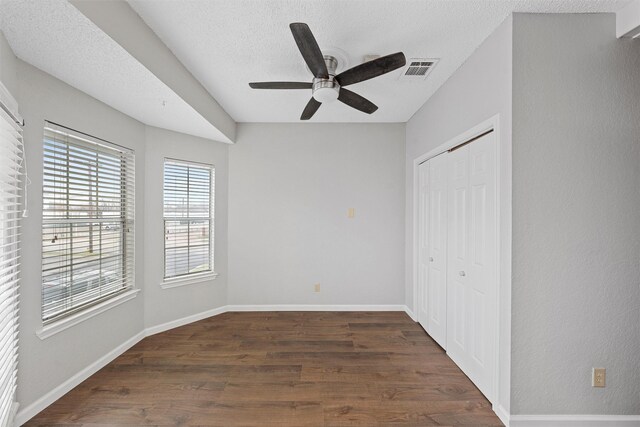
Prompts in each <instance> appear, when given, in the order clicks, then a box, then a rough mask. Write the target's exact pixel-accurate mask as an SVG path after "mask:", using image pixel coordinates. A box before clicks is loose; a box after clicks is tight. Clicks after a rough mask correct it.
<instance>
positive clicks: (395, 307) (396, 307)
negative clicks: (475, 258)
mask: <svg viewBox="0 0 640 427" xmlns="http://www.w3.org/2000/svg"><path fill="white" fill-rule="evenodd" d="M226 309H227V310H226V311H406V310H407V306H405V305H401V304H382V305H367V304H359V305H348V304H344V305H342V304H339V305H328V304H327V305H322V304H319V305H313V304H271V305H270V304H260V305H228V306H227V307H226Z"/></svg>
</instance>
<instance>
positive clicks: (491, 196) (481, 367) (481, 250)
mask: <svg viewBox="0 0 640 427" xmlns="http://www.w3.org/2000/svg"><path fill="white" fill-rule="evenodd" d="M494 141H495V134H493V133H491V134H488V135H485V136H483V137H482V138H480V139H478V140H477V141H474V142H472V143H471V144H469V168H470V169H469V187H470V192H471V200H470V203H471V205H470V212H471V218H470V225H471V226H470V229H469V248H470V257H469V260H470V262H469V266H468V270H469V274H468V277H469V279H470V280H469V284H470V286H469V289H468V293H469V294H470V296H471V298H472V300H473V303H472V305H471V307H470V308H471V310H472V313H473V321H471V322H470V323H469V328H470V329H469V330H470V333H471V334H473V336H474V337H475V339H474V340H473V342H472V346H471V348H470V358H469V360H468V363H469V365H470V369H471V371H472V372H473V374H472V375H470V377H471V378H472V380H473V381H474V382H475V383H476V384H477V385H478V387H479V388H480V389H481V390H482V391H483V392H484V393H485V394H486V395H487V396H491V395H492V393H493V380H494V378H493V373H494V370H495V366H494V365H495V344H496V341H495V335H496V334H495V333H496V325H497V304H496V296H497V280H496V227H497V223H496V158H495V142H494Z"/></svg>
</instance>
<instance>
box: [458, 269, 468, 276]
mask: <svg viewBox="0 0 640 427" xmlns="http://www.w3.org/2000/svg"><path fill="white" fill-rule="evenodd" d="M458 274H459V275H461V276H463V277H464V276H466V275H467V273H465V272H464V271H462V270H460V271H459V272H458Z"/></svg>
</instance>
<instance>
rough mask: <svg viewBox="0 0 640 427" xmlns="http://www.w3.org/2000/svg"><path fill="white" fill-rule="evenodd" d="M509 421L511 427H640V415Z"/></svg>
mask: <svg viewBox="0 0 640 427" xmlns="http://www.w3.org/2000/svg"><path fill="white" fill-rule="evenodd" d="M508 421H509V423H508V424H507V423H505V425H507V426H509V427H640V415H511V417H509V420H508ZM503 422H504V421H503Z"/></svg>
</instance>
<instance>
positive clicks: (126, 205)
mask: <svg viewBox="0 0 640 427" xmlns="http://www.w3.org/2000/svg"><path fill="white" fill-rule="evenodd" d="M51 133H53V134H59V135H61V139H60V140H59V141H57V140H55V139H54V140H53V141H55V142H58V143H61V144H64V145H65V146H66V147H73V148H75V149H78V148H79V149H81V150H87V151H89V152H90V153H92V154H95V155H96V157H97V156H98V155H99V154H100V153H103V154H107V155H111V156H114V157H117V158H119V160H120V161H121V164H120V166H119V170H118V174H119V175H120V188H121V189H122V193H121V195H120V197H119V199H120V202H119V206H118V211H119V212H120V215H118V216H114V217H113V218H110V217H104V218H100V214H99V213H98V212H99V210H96V212H95V214H94V215H93V216H87V217H81V216H74V215H73V212H74V210H73V209H68V210H67V211H65V213H64V214H63V216H62V217H61V218H60V219H58V218H53V217H47V216H46V213H47V212H48V211H49V210H48V209H47V210H45V206H44V201H45V197H46V192H45V191H44V182H45V180H46V179H47V177H51V176H52V171H51V170H49V171H47V166H46V160H47V158H48V157H47V155H46V154H45V152H44V151H45V147H46V146H47V144H50V142H49V143H48V142H47V140H51V137H50V136H48V134H51ZM105 149H106V150H105ZM42 150H43V157H42V168H43V169H42V182H43V189H42V190H43V191H42V195H41V199H42V203H43V206H42V218H41V227H42V229H41V234H42V236H43V237H44V233H45V227H46V226H51V225H56V224H60V226H69V227H70V230H73V227H76V226H82V225H83V224H97V223H102V222H114V223H119V224H121V225H122V231H121V233H119V238H120V239H121V243H120V245H121V247H122V256H121V258H120V261H119V262H120V264H121V265H120V266H119V270H118V272H117V276H118V277H120V280H121V282H122V286H121V287H120V288H119V289H114V290H109V291H108V293H106V294H105V295H99V296H95V297H90V298H87V300H86V301H83V302H81V303H79V304H78V305H71V306H70V307H69V308H66V309H65V310H61V311H59V312H57V313H54V314H51V315H48V316H47V312H46V311H45V299H44V283H45V281H44V278H45V275H44V261H45V254H46V250H45V245H44V238H43V242H42V243H41V261H42V262H43V264H42V266H41V275H42V280H41V289H40V294H41V301H40V309H41V316H40V319H41V321H42V325H43V328H42V329H41V330H40V331H38V332H37V335H38V336H39V337H40V338H41V339H44V338H47V337H49V336H51V335H53V334H55V333H57V332H60V331H61V330H64V329H66V328H68V327H70V326H72V325H74V324H77V323H79V322H80V321H83V320H85V319H86V318H90V317H93V316H95V315H96V314H99V313H101V312H103V311H105V309H107V308H110V307H113V306H116V305H119V304H121V303H123V302H125V301H128V300H129V299H131V298H134V297H135V296H136V295H137V293H138V292H139V289H136V285H135V274H136V271H135V268H136V267H135V151H134V150H133V149H131V148H128V147H124V146H121V145H119V144H114V143H112V142H109V141H106V140H104V139H101V138H98V137H95V136H92V135H89V134H87V133H84V132H80V131H78V130H75V129H72V128H69V127H66V126H63V125H60V124H57V123H54V122H50V121H45V124H44V128H43V135H42ZM68 150H69V148H67V155H68ZM67 157H68V156H67ZM67 162H69V160H68V159H67ZM49 168H51V167H49ZM69 169H70V168H69V166H68V165H67V173H66V175H64V179H66V180H69V177H70V174H69ZM97 173H98V170H97V169H96V174H97ZM64 179H63V181H64ZM97 191H98V190H97V189H96V195H98V193H97ZM49 197H51V194H49ZM71 238H72V237H71V235H70V239H71ZM101 239H102V237H100V239H99V240H98V241H97V242H96V243H97V244H98V245H101V244H102V243H103V242H102V240H101ZM69 244H71V241H70V243H69ZM70 262H71V261H70ZM74 263H75V262H74ZM71 268H72V269H73V266H72V267H71ZM70 286H73V283H70Z"/></svg>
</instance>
